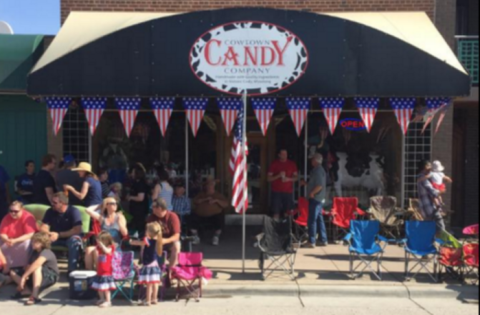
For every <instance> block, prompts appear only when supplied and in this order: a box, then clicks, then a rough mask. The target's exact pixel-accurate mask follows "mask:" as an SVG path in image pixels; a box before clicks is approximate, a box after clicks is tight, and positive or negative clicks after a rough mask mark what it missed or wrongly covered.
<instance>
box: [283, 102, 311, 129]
mask: <svg viewBox="0 0 480 315" xmlns="http://www.w3.org/2000/svg"><path fill="white" fill-rule="evenodd" d="M287 107H288V110H289V112H290V117H292V120H293V123H294V124H295V130H296V131H297V135H298V136H299V137H300V135H301V134H302V129H303V126H304V124H305V120H306V119H307V116H308V111H309V110H310V99H309V98H287Z"/></svg>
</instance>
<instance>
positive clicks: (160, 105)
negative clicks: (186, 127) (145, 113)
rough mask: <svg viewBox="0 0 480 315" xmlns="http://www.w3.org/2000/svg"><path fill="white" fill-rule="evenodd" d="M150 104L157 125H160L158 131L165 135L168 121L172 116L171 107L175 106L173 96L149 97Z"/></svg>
mask: <svg viewBox="0 0 480 315" xmlns="http://www.w3.org/2000/svg"><path fill="white" fill-rule="evenodd" d="M150 105H151V106H152V109H153V113H154V114H155V117H156V118H157V122H158V125H159V126H160V132H161V133H162V136H163V137H165V134H166V133H167V128H168V123H169V122H170V118H171V117H172V113H173V108H174V107H175V98H174V97H154V98H151V99H150Z"/></svg>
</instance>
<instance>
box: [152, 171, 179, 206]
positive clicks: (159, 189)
mask: <svg viewBox="0 0 480 315" xmlns="http://www.w3.org/2000/svg"><path fill="white" fill-rule="evenodd" d="M157 171H158V183H157V184H156V185H155V187H154V188H153V191H152V200H158V198H162V199H163V200H165V202H166V203H167V208H168V210H169V211H172V210H173V206H172V199H173V192H174V190H173V187H172V184H171V183H170V175H169V174H168V172H167V171H166V170H165V169H164V168H159V169H158V170H157Z"/></svg>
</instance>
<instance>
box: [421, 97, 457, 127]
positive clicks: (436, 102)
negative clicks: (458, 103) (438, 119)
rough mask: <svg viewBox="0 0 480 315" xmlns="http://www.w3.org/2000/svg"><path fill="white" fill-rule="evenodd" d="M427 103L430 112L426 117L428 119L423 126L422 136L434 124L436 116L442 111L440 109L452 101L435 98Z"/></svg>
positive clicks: (427, 100) (428, 99) (429, 99)
mask: <svg viewBox="0 0 480 315" xmlns="http://www.w3.org/2000/svg"><path fill="white" fill-rule="evenodd" d="M426 102H427V107H428V112H427V115H426V116H427V117H426V121H425V125H424V126H423V129H422V134H424V133H425V131H426V130H427V127H428V126H429V125H430V124H431V123H432V121H433V119H434V118H435V115H436V114H437V113H438V112H439V111H440V109H441V108H443V107H444V106H448V105H449V104H450V99H449V98H442V97H434V98H427V99H426Z"/></svg>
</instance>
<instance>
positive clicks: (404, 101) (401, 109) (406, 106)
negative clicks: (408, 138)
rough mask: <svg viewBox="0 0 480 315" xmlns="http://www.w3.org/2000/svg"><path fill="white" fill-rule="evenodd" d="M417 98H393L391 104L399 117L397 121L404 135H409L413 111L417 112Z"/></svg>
mask: <svg viewBox="0 0 480 315" xmlns="http://www.w3.org/2000/svg"><path fill="white" fill-rule="evenodd" d="M416 103H417V99H416V98H413V97H412V98H391V99H390V104H391V105H392V108H393V110H394V112H395V115H396V116H397V121H398V123H399V124H400V127H401V128H402V131H403V134H404V135H407V132H408V127H409V126H410V122H411V120H412V115H413V111H414V110H415V104H416Z"/></svg>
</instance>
